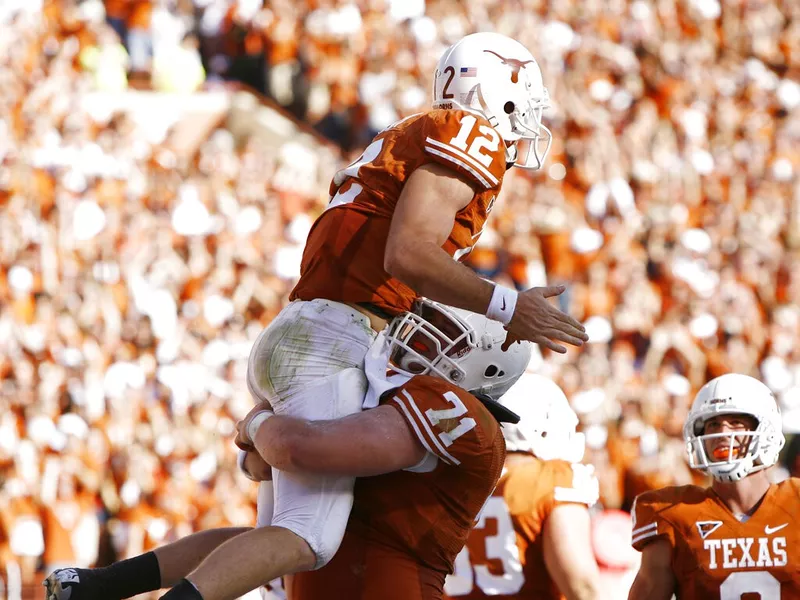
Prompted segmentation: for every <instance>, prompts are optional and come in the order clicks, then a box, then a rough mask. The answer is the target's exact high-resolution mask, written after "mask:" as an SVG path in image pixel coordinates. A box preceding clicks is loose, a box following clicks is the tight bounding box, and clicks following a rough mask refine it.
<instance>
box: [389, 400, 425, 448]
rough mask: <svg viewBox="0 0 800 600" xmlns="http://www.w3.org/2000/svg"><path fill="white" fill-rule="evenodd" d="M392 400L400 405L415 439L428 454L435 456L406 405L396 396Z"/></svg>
mask: <svg viewBox="0 0 800 600" xmlns="http://www.w3.org/2000/svg"><path fill="white" fill-rule="evenodd" d="M392 400H394V401H395V402H397V405H398V406H399V407H400V410H402V411H403V414H404V415H405V416H406V420H407V421H408V422H409V424H410V425H411V428H412V429H413V430H414V433H415V434H416V435H417V439H418V440H419V441H420V443H421V444H422V445H423V446H424V447H425V450H427V451H428V452H429V453H430V454H433V455H434V456H436V454H435V453H434V452H433V450H431V447H430V445H429V444H428V442H427V440H426V439H425V436H424V435H422V432H421V431H420V430H419V427H418V426H417V421H416V419H415V418H414V417H413V416H412V415H411V413H410V412H409V411H408V407H407V406H406V405H405V404H403V403H402V402H401V401H400V398H398V397H397V396H395V397H394V398H392Z"/></svg>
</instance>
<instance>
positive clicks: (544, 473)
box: [445, 456, 599, 600]
mask: <svg viewBox="0 0 800 600" xmlns="http://www.w3.org/2000/svg"><path fill="white" fill-rule="evenodd" d="M598 493H599V484H598V481H597V478H596V477H595V475H594V470H593V468H592V467H591V466H589V465H580V464H570V463H568V462H565V461H562V460H550V461H543V460H540V459H538V458H535V457H533V456H530V457H525V458H524V459H522V460H520V461H519V462H514V463H510V464H508V463H507V465H506V469H505V470H504V473H503V475H502V477H501V478H500V481H499V483H498V484H497V488H496V489H495V491H494V493H493V494H492V496H491V498H490V499H489V501H488V502H487V503H486V506H485V507H484V509H483V510H482V511H481V515H480V518H479V519H478V522H477V523H476V525H475V528H474V529H473V531H472V533H471V534H470V537H469V540H468V542H467V545H466V547H465V548H464V549H463V550H462V551H461V553H460V554H459V555H458V558H457V560H456V565H455V571H454V573H453V574H452V575H451V576H449V577H448V578H447V582H446V584H445V592H446V594H447V597H448V598H452V599H453V600H483V599H486V600H489V599H493V600H494V599H496V600H503V599H506V600H511V599H512V598H513V599H515V600H517V599H518V600H522V599H524V598H537V599H541V600H559V599H561V598H562V595H561V592H560V591H559V589H558V587H557V586H556V584H555V582H554V581H553V579H552V578H551V577H550V574H549V573H548V571H547V566H546V565H545V561H544V546H543V541H542V536H541V534H542V531H543V529H544V526H545V523H546V522H547V519H548V517H549V516H550V513H552V511H553V509H554V508H555V507H557V506H558V505H560V504H564V503H570V504H572V503H577V504H584V505H586V506H587V507H588V506H591V505H592V504H594V503H595V502H596V501H597V498H598Z"/></svg>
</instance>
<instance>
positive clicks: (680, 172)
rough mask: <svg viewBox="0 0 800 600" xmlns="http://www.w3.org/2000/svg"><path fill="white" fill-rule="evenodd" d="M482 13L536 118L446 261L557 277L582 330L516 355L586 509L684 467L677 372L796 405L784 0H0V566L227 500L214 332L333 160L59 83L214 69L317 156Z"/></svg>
mask: <svg viewBox="0 0 800 600" xmlns="http://www.w3.org/2000/svg"><path fill="white" fill-rule="evenodd" d="M486 29H494V30H496V31H499V32H500V33H504V34H507V35H510V36H512V37H515V38H516V39H518V40H519V41H521V42H522V43H523V44H525V45H526V46H527V47H528V48H529V49H530V50H531V51H532V52H533V54H534V55H535V56H536V57H537V58H538V59H539V61H540V64H541V67H542V70H543V73H544V77H545V83H546V85H547V86H548V88H549V90H550V95H551V98H552V108H551V109H550V110H549V111H548V112H547V113H546V114H545V120H546V123H547V124H548V126H549V127H550V128H551V129H552V130H553V137H554V143H553V148H552V150H551V154H550V157H549V159H548V161H547V164H546V165H545V167H544V169H543V171H541V172H537V173H534V174H530V173H523V172H521V171H520V170H517V169H515V170H514V171H513V172H512V173H511V174H510V175H509V176H508V177H507V178H506V183H505V185H504V192H503V195H502V196H501V198H500V202H498V204H497V207H496V209H495V210H494V211H493V213H492V219H491V220H490V223H491V227H490V228H489V229H487V230H486V231H485V232H484V235H483V236H482V238H481V241H480V244H479V247H478V248H476V250H475V251H474V252H473V253H472V255H471V256H470V264H471V266H472V267H473V268H475V269H476V270H477V271H478V272H480V273H481V274H483V275H485V276H486V277H490V278H493V279H495V280H496V281H499V282H501V283H504V284H506V285H515V286H517V287H518V288H520V289H522V288H525V287H528V286H532V285H541V284H544V283H545V282H546V283H549V284H556V283H566V284H568V286H569V289H568V292H567V293H566V294H564V295H563V296H562V297H561V298H560V300H561V303H562V307H563V308H564V309H566V310H569V311H570V312H571V314H573V315H574V316H575V317H576V318H579V319H581V320H582V321H583V322H584V323H585V324H586V326H587V329H588V331H589V333H590V343H589V344H587V345H586V346H585V347H583V348H582V349H580V350H575V349H573V350H570V352H568V353H567V354H566V355H552V354H546V355H544V356H537V357H536V358H535V360H534V364H532V365H531V368H532V369H535V370H537V371H538V372H541V373H543V374H545V375H548V376H550V377H552V378H553V379H554V380H556V381H557V382H558V383H559V384H560V385H561V386H562V387H563V388H564V390H565V392H566V393H567V395H568V397H569V398H570V400H571V402H572V404H573V407H574V408H575V410H576V411H577V412H578V413H579V415H580V417H581V422H582V428H583V430H584V431H585V433H586V434H587V441H588V445H589V450H588V452H587V457H586V460H587V462H592V463H593V464H595V466H596V468H597V470H598V473H599V475H600V480H601V491H602V497H601V501H602V506H603V507H604V508H606V509H616V508H622V509H628V508H629V507H630V503H631V501H632V499H633V497H634V496H635V494H636V493H639V492H641V491H644V490H645V489H649V488H651V487H657V486H661V485H667V484H673V483H689V482H691V481H693V480H695V478H694V477H693V474H692V473H691V472H690V470H689V469H688V467H687V465H686V462H685V458H684V446H683V443H682V438H681V427H682V423H683V418H684V416H685V414H686V411H687V409H688V405H689V403H690V401H691V398H692V397H693V394H694V393H695V392H696V391H697V389H698V388H699V386H700V385H701V384H702V383H703V382H704V381H705V380H706V379H707V378H709V377H713V376H716V375H719V374H722V373H725V372H728V371H737V372H741V373H747V374H750V375H754V376H758V377H761V378H762V379H763V380H764V381H765V383H767V384H768V385H769V386H770V387H771V388H772V389H773V390H774V391H775V393H776V396H777V398H778V400H779V402H780V404H781V407H782V409H783V412H784V419H785V424H786V428H787V432H795V431H800V177H798V173H799V172H800V84H799V83H798V81H800V4H798V3H797V2H793V1H791V0H774V1H766V0H736V1H729V2H720V1H718V0H654V1H645V0H637V1H634V2H629V1H627V0H604V1H602V2H601V1H599V0H590V1H588V2H578V1H562V2H546V1H544V0H470V1H469V2H466V1H463V2H462V1H458V0H427V1H426V0H351V1H346V0H345V1H343V0H305V1H303V2H299V1H291V0H272V1H271V0H263V1H262V0H238V1H237V0H106V2H100V1H99V0H86V1H84V2H78V1H74V0H38V1H32V0H9V1H4V2H2V3H0V506H2V507H3V508H2V509H0V565H5V569H0V580H2V582H3V586H4V588H1V589H6V590H10V589H12V588H15V586H17V587H18V584H19V581H20V580H22V581H29V580H32V579H33V576H34V573H35V572H37V571H40V570H42V569H46V570H49V569H51V568H53V567H55V566H59V565H65V564H77V565H88V564H94V563H97V564H107V563H108V562H110V561H112V560H114V559H117V558H123V557H126V556H130V555H132V554H135V553H138V552H140V551H142V550H147V549H150V548H152V547H154V546H156V545H159V544H161V543H164V542H166V541H169V540H172V539H174V538H176V537H179V536H182V535H185V534H186V533H189V532H191V531H195V530H198V529H202V528H207V527H215V526H222V525H228V524H244V523H251V522H252V521H253V518H254V510H253V500H254V491H255V489H254V486H253V485H252V484H251V483H250V482H249V481H247V480H245V479H244V478H243V477H241V476H240V475H238V474H237V473H236V472H235V454H234V450H233V446H232V444H231V441H230V440H231V435H232V433H233V428H234V423H235V422H236V420H237V419H238V418H240V417H241V416H243V415H244V414H245V413H246V412H247V410H248V409H249V406H250V402H251V400H250V398H249V396H248V393H247V390H246V386H245V384H244V372H245V368H246V358H247V355H248V352H249V347H250V344H251V343H252V341H253V340H254V338H255V336H256V335H257V333H258V332H259V330H260V328H261V327H263V326H264V325H265V324H266V323H268V322H269V320H270V319H271V318H272V317H273V316H274V315H275V314H276V313H277V312H278V311H279V310H280V308H281V306H282V305H283V303H284V302H285V301H286V297H287V295H288V292H289V290H290V289H291V287H292V284H293V281H294V279H295V278H296V276H297V271H298V264H299V256H300V252H301V250H302V245H303V243H304V240H305V236H306V234H307V232H308V229H309V227H310V225H311V223H312V222H313V219H314V218H315V216H316V215H317V214H319V212H320V210H322V208H323V207H324V205H325V202H326V201H327V184H328V180H329V178H330V176H331V175H332V174H333V171H334V169H335V165H334V164H332V163H330V164H329V163H328V162H325V161H323V160H320V159H319V157H316V156H313V155H309V153H308V152H307V151H304V150H303V149H302V148H299V147H297V146H295V145H292V144H291V143H289V144H285V145H284V146H283V147H282V148H280V149H278V150H276V149H272V148H270V147H268V146H266V145H264V144H263V143H262V142H259V141H258V140H257V139H255V138H252V139H245V140H236V139H234V136H233V135H232V134H231V132H230V131H228V130H226V129H225V127H224V126H223V127H221V128H219V129H217V130H216V131H214V132H213V134H211V135H210V136H209V137H208V139H207V140H206V141H204V142H203V144H202V145H201V146H200V147H199V149H198V151H197V153H196V154H195V155H194V156H193V157H192V158H191V159H190V160H184V159H181V158H180V157H178V156H176V155H175V153H174V152H173V151H172V150H171V149H170V148H169V147H168V145H167V144H165V139H166V136H167V133H168V131H169V130H170V127H171V125H172V124H173V123H171V122H170V120H169V118H168V117H165V116H164V115H160V114H152V115H147V114H145V115H141V114H140V115H138V117H135V118H134V117H132V116H131V115H129V114H119V113H114V112H112V111H97V110H91V109H90V108H87V105H86V104H85V103H84V102H82V99H83V98H85V96H86V95H87V94H88V93H90V92H91V91H93V90H101V91H105V92H122V91H124V90H125V89H127V88H128V87H129V86H132V87H133V86H135V87H146V88H149V89H154V90H156V91H164V92H178V93H188V92H192V91H195V90H197V89H200V87H201V86H202V85H203V84H204V82H205V84H206V85H210V84H212V83H213V82H224V81H226V80H238V81H243V82H245V83H247V84H248V85H250V86H251V87H253V88H254V89H255V90H257V91H258V92H261V93H263V94H264V95H266V96H268V97H269V98H271V99H272V100H273V101H274V102H276V103H278V104H279V105H282V106H284V107H285V108H286V111H287V113H289V114H292V115H293V116H294V117H295V118H297V119H300V120H302V121H306V122H308V123H309V124H310V125H312V126H313V127H314V128H316V130H317V131H318V132H320V134H322V135H324V136H325V137H327V138H328V139H330V140H332V141H333V142H335V143H336V144H337V145H338V146H339V147H341V148H342V151H341V154H340V155H339V156H338V157H337V160H338V162H339V164H344V163H346V162H349V161H350V160H352V159H353V158H354V157H355V156H356V155H357V154H358V153H359V152H360V150H361V149H362V148H363V146H364V145H365V144H366V143H367V142H368V141H369V140H370V139H371V137H372V136H373V135H374V134H375V133H376V132H377V131H379V130H380V129H382V128H383V127H385V126H387V125H389V124H391V123H392V122H393V121H395V120H396V119H398V118H400V117H403V116H406V115H408V114H412V113H414V112H418V111H420V110H424V109H425V107H426V106H428V105H429V102H430V98H429V93H430V92H429V90H430V76H431V73H432V72H433V69H434V67H435V64H436V61H437V60H438V57H439V55H440V54H441V52H442V50H443V49H444V48H445V47H446V46H447V45H449V44H450V43H452V42H454V41H456V40H457V39H458V38H459V37H461V36H462V35H464V34H466V33H470V32H473V31H479V30H486ZM315 161H317V163H318V164H314V165H312V167H309V168H310V170H309V171H306V172H303V171H302V169H304V168H306V167H307V165H308V164H310V163H312V162H315ZM298 169H301V174H300V175H299V176H298ZM309 173H310V176H309V175H308V174H309ZM298 182H304V183H305V185H303V187H302V188H301V187H299V186H298ZM309 182H310V183H309ZM799 441H800V438H795V440H794V441H793V443H791V444H789V446H788V449H787V452H786V457H785V460H784V462H783V465H784V467H783V471H784V472H785V473H793V474H795V475H800V459H798V455H800V452H799V450H800V448H798V446H799V445H800V443H799ZM777 476H778V474H777V473H776V477H777ZM607 533H608V532H606V533H605V534H604V535H605V536H606V537H609V536H608V535H607ZM610 537H613V536H610ZM623 537H624V536H623ZM623 542H624V543H625V544H627V541H626V540H623ZM601 554H602V555H604V556H608V558H607V560H608V562H609V563H613V559H614V556H615V552H608V550H607V549H606V551H605V552H601V551H598V555H601ZM618 566H620V567H624V565H618ZM11 597H13V595H12V596H11Z"/></svg>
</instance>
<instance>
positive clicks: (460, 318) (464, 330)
mask: <svg viewBox="0 0 800 600" xmlns="http://www.w3.org/2000/svg"><path fill="white" fill-rule="evenodd" d="M506 333H507V332H506V330H505V329H504V328H503V325H502V324H501V323H498V322H497V321H493V320H491V319H488V318H486V317H484V316H483V315H478V314H475V313H471V312H469V311H466V310H461V309H459V308H453V307H450V306H445V305H443V304H439V303H438V302H433V301H431V300H426V299H421V300H418V301H417V302H416V303H415V305H414V309H413V310H412V311H410V312H407V313H404V314H402V315H398V316H397V317H396V318H395V319H394V320H393V321H392V322H391V324H390V325H389V328H388V330H387V334H386V338H387V340H389V345H390V347H389V368H390V369H394V370H396V371H399V372H401V373H405V374H407V375H412V376H413V375H435V376H439V377H441V378H442V379H445V380H447V381H450V382H452V383H454V384H456V385H457V386H458V387H460V388H463V389H465V390H467V391H469V392H472V393H475V394H483V395H486V396H488V397H489V398H491V399H492V400H497V399H498V398H499V397H500V396H502V395H503V394H504V393H505V392H506V391H507V390H508V389H509V388H510V387H511V386H512V385H513V384H514V382H515V381H516V380H517V379H519V377H520V375H522V374H523V373H524V372H525V368H526V367H527V366H528V361H530V358H531V347H532V346H531V343H530V342H515V343H513V344H511V347H509V349H508V350H506V351H505V352H504V351H503V350H502V348H501V347H502V345H503V342H504V341H505V339H506Z"/></svg>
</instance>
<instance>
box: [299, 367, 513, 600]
mask: <svg viewBox="0 0 800 600" xmlns="http://www.w3.org/2000/svg"><path fill="white" fill-rule="evenodd" d="M382 404H384V405H388V406H391V407H393V408H395V409H396V410H397V411H398V412H399V413H400V414H401V415H402V416H403V418H404V419H405V420H406V422H407V424H408V426H409V429H410V430H411V431H412V432H413V434H414V435H415V436H416V437H417V439H418V440H419V443H420V444H421V445H422V446H423V447H424V448H426V449H427V450H428V452H429V453H430V454H431V455H433V456H434V457H436V460H435V461H431V462H430V463H429V464H430V466H429V468H428V469H426V470H425V472H411V471H400V472H396V473H390V474H388V475H382V476H379V477H366V478H361V479H358V480H357V481H356V487H355V500H354V503H353V509H352V511H351V513H350V521H349V523H348V526H347V531H346V533H345V537H344V541H343V542H342V546H341V547H340V548H339V551H338V552H337V553H336V555H335V556H334V558H333V559H332V560H331V562H330V563H329V564H328V565H326V566H325V567H323V568H322V569H320V570H318V571H311V572H307V573H300V574H297V575H295V576H294V577H293V582H292V585H291V590H292V592H291V593H290V600H316V599H318V598H325V597H327V596H329V595H330V591H331V590H336V592H337V596H336V597H337V598H348V599H349V598H354V599H362V598H363V599H371V598H380V599H381V600H439V599H440V598H441V593H442V588H443V586H444V581H445V576H446V575H447V573H449V572H451V571H452V569H453V563H454V561H455V559H456V556H457V554H458V552H459V551H460V550H461V549H462V548H463V547H464V544H465V543H466V541H467V537H468V536H469V532H470V529H471V528H472V526H473V525H474V524H475V521H476V519H477V517H478V513H479V512H480V510H481V507H483V506H484V504H485V503H486V501H487V498H489V496H490V495H491V493H492V490H493V489H494V488H495V486H496V484H497V481H498V479H499V478H500V474H501V472H502V469H503V462H504V460H505V442H504V440H503V435H502V433H501V431H500V426H499V425H498V423H497V421H496V420H495V419H494V417H492V415H491V414H490V413H489V411H488V410H487V409H486V408H485V407H484V406H483V404H481V402H480V401H479V400H478V399H477V398H475V397H474V396H472V395H471V394H469V393H467V392H465V391H464V390H462V389H460V388H457V387H455V386H453V385H451V384H449V383H448V382H446V381H444V380H442V379H438V378H433V377H428V376H417V377H414V378H413V379H411V380H410V381H408V382H407V383H405V384H404V385H402V386H401V387H399V388H397V389H394V390H392V391H390V392H387V393H386V394H385V395H384V396H383V398H382Z"/></svg>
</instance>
